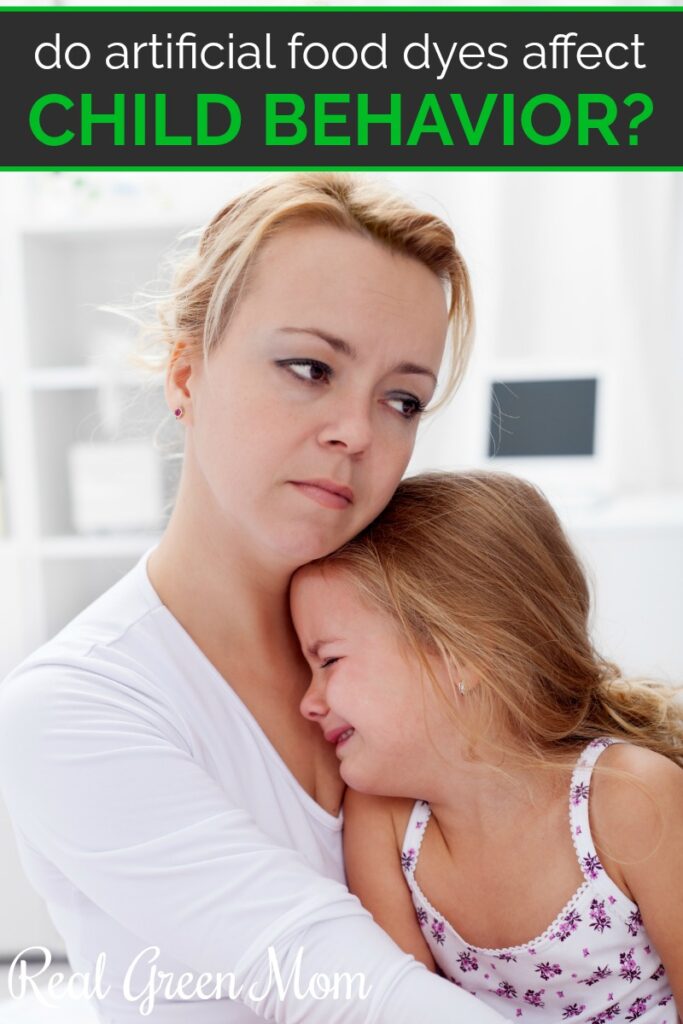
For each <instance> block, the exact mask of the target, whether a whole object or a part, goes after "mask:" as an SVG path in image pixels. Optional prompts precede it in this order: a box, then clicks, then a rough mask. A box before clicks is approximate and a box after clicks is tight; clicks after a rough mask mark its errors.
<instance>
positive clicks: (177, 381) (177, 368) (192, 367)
mask: <svg viewBox="0 0 683 1024" xmlns="http://www.w3.org/2000/svg"><path fill="white" fill-rule="evenodd" d="M193 373H196V359H193V358H192V356H191V355H190V346H189V344H188V343H187V342H185V341H178V342H176V344H175V345H174V347H173V351H172V352H171V356H170V359H169V361H168V366H167V367H166V381H165V385H164V392H165V395H166V401H167V403H168V405H169V407H170V408H171V409H172V410H173V411H174V412H175V415H176V417H177V418H180V416H184V417H185V418H186V419H187V418H188V416H189V414H190V412H191V406H192V394H191V390H190V386H189V385H190V377H191V376H192V374H193ZM178 410H181V412H180V414H179V413H178Z"/></svg>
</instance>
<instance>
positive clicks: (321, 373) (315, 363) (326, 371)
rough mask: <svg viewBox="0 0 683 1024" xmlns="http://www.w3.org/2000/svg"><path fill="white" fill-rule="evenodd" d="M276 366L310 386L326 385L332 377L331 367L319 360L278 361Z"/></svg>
mask: <svg viewBox="0 0 683 1024" xmlns="http://www.w3.org/2000/svg"><path fill="white" fill-rule="evenodd" d="M277 365H278V366H284V368H285V369H286V370H289V372H290V373H292V374H293V375H294V376H295V377H298V378H299V380H303V381H306V382H307V383H310V384H319V383H326V382H327V381H329V379H330V378H331V376H332V367H331V366H328V365H327V363H321V362H320V360H319V359H279V360H278V362H277Z"/></svg>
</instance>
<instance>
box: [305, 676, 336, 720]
mask: <svg viewBox="0 0 683 1024" xmlns="http://www.w3.org/2000/svg"><path fill="white" fill-rule="evenodd" d="M299 710H300V711H301V714H302V715H303V716H304V718H308V719H309V720H310V721H311V722H317V721H318V719H320V718H324V717H325V715H326V714H327V712H328V711H329V710H330V709H329V707H328V706H327V701H326V700H325V690H324V688H323V687H322V686H318V685H317V684H316V683H315V681H313V682H312V683H311V685H310V686H309V687H308V689H307V690H306V693H305V694H304V696H303V699H302V701H301V703H300V704H299Z"/></svg>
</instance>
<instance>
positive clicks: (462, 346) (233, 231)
mask: <svg viewBox="0 0 683 1024" xmlns="http://www.w3.org/2000/svg"><path fill="white" fill-rule="evenodd" d="M295 222H296V223H302V222H309V223H315V224H329V225H333V226H335V227H339V228H341V229H343V230H346V231H351V232H354V233H355V234H358V235H361V236H363V237H366V238H369V239H375V240H377V241H378V242H380V243H382V244H383V245H385V246H387V247H388V248H389V249H390V250H392V251H394V252H398V253H403V254H405V255H407V256H411V257H413V258H414V259H416V260H418V261H419V262H420V263H422V264H424V266H426V267H428V268H429V269H430V270H431V271H432V272H433V273H434V274H436V276H437V277H438V278H439V279H440V280H441V281H442V282H444V284H445V285H446V286H447V291H448V296H447V298H448V312H449V336H450V369H449V374H448V379H447V381H446V386H445V389H444V392H443V395H442V399H441V402H443V401H445V400H446V399H447V398H448V397H449V396H450V394H451V393H452V392H453V390H454V389H455V387H457V384H458V383H459V381H460V379H461V377H462V374H463V373H464V370H465V366H466V363H467V359H468V356H469V352H470V347H471V340H472V331H473V315H474V314H473V302H472V292H471V287H470V280H469V275H468V271H467V267H466V265H465V262H464V260H463V258H462V256H461V254H460V252H459V251H458V249H457V247H456V244H455V238H454V235H453V232H452V231H451V229H450V228H449V227H448V225H447V224H446V223H445V222H444V221H442V220H441V219H440V218H439V217H437V216H435V215H434V214H431V213H427V212H425V211H423V210H420V209H418V208H417V207H416V206H414V205H413V204H412V203H411V202H409V201H408V200H407V199H406V198H404V197H403V196H402V195H401V194H400V193H398V192H396V191H394V190H393V189H390V188H389V187H388V186H387V185H386V184H384V183H378V182H376V181H373V180H372V179H369V178H365V177H363V176H360V175H357V174H350V173H335V172H305V173H304V172H300V173H289V174H282V175H277V176H271V177H269V178H268V179H266V180H265V181H263V182H262V183H260V184H258V185H256V186H255V187H254V188H251V189H249V190H248V191H246V192H243V193H241V194H240V195H238V196H237V197H236V198H234V199H232V200H231V201H230V202H229V203H228V204H227V205H226V206H224V207H223V209H222V210H220V211H219V212H218V213H217V214H216V216H215V217H214V218H213V220H212V221H211V222H210V224H208V226H207V227H206V228H205V229H204V231H203V233H202V235H201V238H200V240H199V245H198V247H197V248H196V250H195V251H194V252H192V253H191V254H190V255H189V256H188V257H186V258H185V259H184V260H183V261H182V262H181V264H180V266H179V267H178V269H177V272H176V276H175V280H174V282H173V285H172V289H171V292H170V294H169V295H168V296H167V297H166V299H165V300H164V301H162V302H161V303H160V304H159V305H158V307H157V309H158V314H159V323H158V327H157V330H156V339H155V340H156V341H157V342H158V341H159V340H161V342H162V343H163V344H162V347H163V349H164V352H165V358H163V359H162V360H160V362H159V365H162V366H163V365H165V364H166V362H167V361H168V358H169V356H170V355H171V354H172V353H173V352H174V351H175V348H176V345H177V343H182V344H183V345H184V346H189V347H190V349H192V348H194V349H196V350H198V351H201V352H202V353H203V356H204V358H205V359H206V358H207V357H208V355H209V353H210V352H211V351H212V349H213V348H214V347H215V346H216V345H217V344H218V343H219V341H220V339H221V337H222V335H223V333H224V331H225V328H226V326H227V325H228V323H229V321H230V317H231V316H232V314H233V312H234V310H235V308H236V306H237V303H238V301H239V299H240V297H241V296H242V295H243V294H244V293H245V290H246V288H247V287H248V283H249V271H250V269H251V267H252V266H253V264H254V261H255V257H256V256H257V254H258V253H259V251H260V249H261V247H262V246H263V244H264V243H265V242H266V241H268V239H270V238H272V237H273V236H274V235H275V234H276V233H277V232H279V231H280V230H282V229H283V228H285V227H286V226H288V225H291V224H292V223H295ZM439 404H441V403H439Z"/></svg>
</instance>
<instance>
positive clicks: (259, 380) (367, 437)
mask: <svg viewBox="0 0 683 1024" xmlns="http://www.w3.org/2000/svg"><path fill="white" fill-rule="evenodd" d="M447 315H448V314H447V304H446V296H445V292H444V288H443V285H442V283H441V282H440V281H439V280H438V278H437V277H436V276H435V275H434V274H433V273H432V272H431V271H430V270H428V269H427V268H426V267H425V266H423V265H422V264H421V263H419V262H418V261H416V260H414V259H412V258H410V257H407V256H404V255H398V254H395V253H392V252H390V251H389V250H388V249H385V248H384V247H382V246H381V245H380V244H379V243H378V242H376V241H374V240H369V239H367V238H363V237H360V236H357V235H354V234H351V233H349V232H345V231H342V230H340V229H338V228H334V227H330V226H328V225H311V224H297V225H292V226H290V227H288V228H286V229H283V230H282V232H281V233H280V234H278V235H276V236H275V237H274V238H272V239H271V240H269V241H268V242H267V243H266V244H265V245H264V246H263V248H262V250H261V252H260V255H259V258H258V262H257V265H256V267H255V268H254V271H253V276H252V279H251V281H250V284H249V287H248V288H247V290H246V292H245V295H244V296H243V297H242V298H241V299H240V301H239V303H238V305H237V309H236V312H235V315H234V317H233V319H232V321H231V322H230V324H229V326H228V329H227V330H226V333H225V335H224V337H223V338H222V340H221V343H220V344H219V345H218V346H217V348H216V349H215V350H214V351H213V352H212V354H211V356H210V357H209V360H208V370H207V371H205V369H204V367H203V365H202V360H201V357H199V358H195V359H193V360H190V359H189V357H188V359H187V360H186V361H185V364H183V362H182V358H181V359H179V360H178V361H177V363H176V367H175V369H174V370H171V371H169V378H168V388H169V391H168V397H169V402H170V403H175V404H176V405H182V406H183V407H184V410H185V416H184V418H183V421H182V422H183V423H184V424H185V426H186V429H187V441H186V451H185V464H186V471H187V472H189V473H191V479H192V487H191V492H192V494H193V499H192V500H193V501H195V502H196V504H195V511H196V513H197V514H198V515H199V516H200V520H201V521H202V522H203V523H204V526H205V528H206V531H207V533H208V532H211V531H213V530H216V531H218V530H220V529H223V530H225V529H226V528H228V529H231V530H234V534H235V537H237V538H238V539H239V543H240V549H241V550H242V551H244V552H250V553H251V555H252V556H253V557H256V558H258V559H261V560H263V559H264V558H265V559H266V560H267V561H268V563H269V564H270V565H273V566H274V565H277V566H280V567H284V568H288V569H289V570H290V571H291V570H292V569H294V568H296V567H297V566H299V565H302V564H303V563H305V562H307V561H310V560H311V559H313V558H317V557H320V556H321V555H324V554H328V553H329V552H330V551H332V550H334V549H335V548H336V547H338V546H339V545H340V544H342V543H343V542H344V541H346V540H348V539H349V538H350V537H352V536H353V535H354V534H356V533H357V532H358V531H359V530H360V529H362V527H364V526H365V525H367V523H368V522H370V521H371V520H372V519H373V518H374V517H375V516H376V515H377V514H378V513H379V512H380V511H381V509H382V508H383V507H384V506H385V505H386V504H387V502H388V501H389V498H390V497H391V495H392V494H393V492H394V490H395V488H396V486H397V484H398V482H399V480H400V478H401V476H402V475H403V472H404V471H405V468H406V466H407V464H408V461H409V459H410V456H411V453H412V450H413V445H414V442H415V433H416V430H417V424H418V420H419V413H418V410H419V408H420V406H422V405H426V404H427V402H428V401H429V400H430V399H431V397H432V394H433V392H434V387H435V379H436V375H437V372H438V369H439V365H440V362H441V357H442V354H443V348H444V343H445V338H446V332H447V328H448V322H447Z"/></svg>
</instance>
